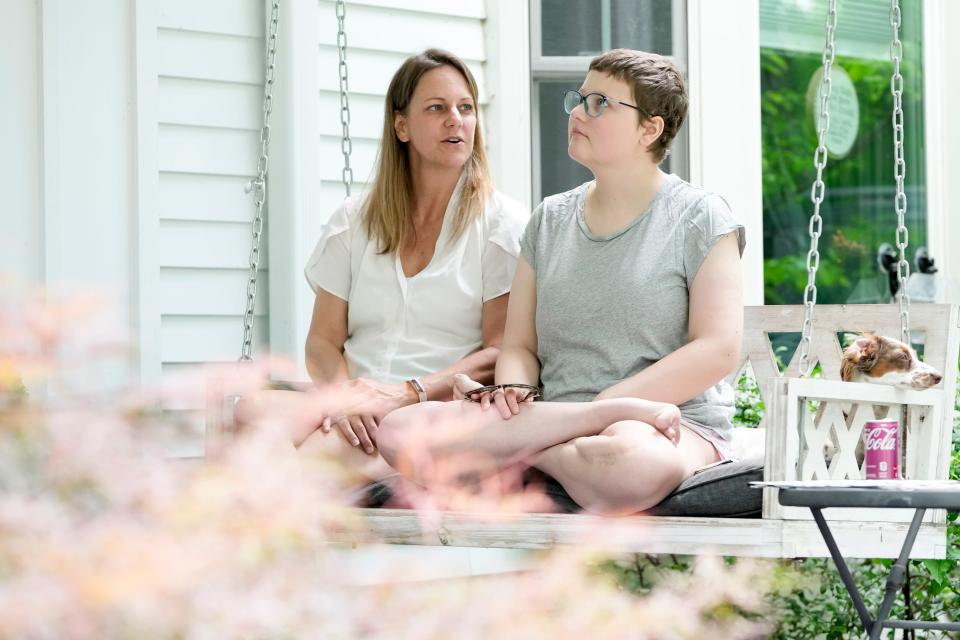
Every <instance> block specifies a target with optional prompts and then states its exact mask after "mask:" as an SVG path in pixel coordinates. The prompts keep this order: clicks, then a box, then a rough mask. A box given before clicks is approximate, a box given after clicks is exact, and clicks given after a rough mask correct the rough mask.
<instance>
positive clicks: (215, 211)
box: [159, 172, 255, 222]
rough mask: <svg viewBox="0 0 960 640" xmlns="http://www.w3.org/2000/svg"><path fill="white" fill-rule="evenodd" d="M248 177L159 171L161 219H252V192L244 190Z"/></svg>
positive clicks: (244, 220)
mask: <svg viewBox="0 0 960 640" xmlns="http://www.w3.org/2000/svg"><path fill="white" fill-rule="evenodd" d="M248 180H249V179H248V178H247V177H246V176H240V177H236V176H214V175H198V174H193V173H169V172H162V173H161V174H160V189H159V202H160V218H161V219H162V220H208V221H215V222H252V221H253V215H254V212H255V211H254V209H255V208H254V204H253V194H252V193H245V192H244V187H245V186H246V184H247V182H248Z"/></svg>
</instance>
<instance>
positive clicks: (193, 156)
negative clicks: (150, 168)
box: [157, 124, 260, 176]
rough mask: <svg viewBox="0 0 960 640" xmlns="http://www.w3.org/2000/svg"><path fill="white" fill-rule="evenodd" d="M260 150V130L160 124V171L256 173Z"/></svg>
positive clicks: (227, 173)
mask: <svg viewBox="0 0 960 640" xmlns="http://www.w3.org/2000/svg"><path fill="white" fill-rule="evenodd" d="M259 153H260V133H259V132H258V131H244V130H242V129H211V128H209V127H184V126H181V125H169V124H161V125H160V134H159V136H158V138H157V164H158V166H159V168H160V171H177V172H182V173H208V174H215V175H225V176H253V175H255V174H256V172H257V159H258V158H259Z"/></svg>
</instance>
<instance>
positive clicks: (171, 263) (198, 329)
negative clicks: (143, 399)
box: [144, 0, 268, 371]
mask: <svg viewBox="0 0 960 640" xmlns="http://www.w3.org/2000/svg"><path fill="white" fill-rule="evenodd" d="M156 38H157V41H156V74H157V94H156V96H157V103H156V119H157V141H156V165H157V166H156V169H157V172H158V176H157V179H158V182H157V191H156V195H157V206H156V212H157V216H158V227H157V230H158V237H157V239H156V262H157V264H156V265H155V267H153V268H156V269H158V270H159V283H158V284H159V290H158V291H157V296H158V298H157V303H156V306H155V309H156V312H157V313H159V314H160V336H159V340H160V349H159V358H160V361H161V367H162V370H163V371H171V370H176V369H178V368H180V367H182V366H183V365H192V364H196V363H204V362H220V361H232V360H236V359H237V357H238V356H239V354H240V346H241V341H242V335H243V325H242V320H241V319H242V315H243V311H244V307H245V302H246V293H245V292H246V280H247V266H248V260H249V253H250V243H251V238H250V228H251V220H252V219H253V215H254V206H253V199H252V197H251V196H250V195H249V194H246V193H245V192H244V186H245V185H246V184H247V181H248V180H249V179H250V177H251V176H252V175H253V174H254V173H255V172H256V167H257V159H258V153H259V138H260V123H261V118H262V103H263V88H262V87H263V76H264V73H263V46H264V44H263V43H264V8H263V4H262V3H261V2H259V1H257V0H205V1H204V2H200V3H198V2H192V1H189V0H162V2H160V4H159V11H158V13H157V30H156ZM266 245H267V242H266V238H264V241H263V247H264V251H263V252H262V254H261V260H260V268H261V273H260V278H259V282H260V286H259V289H258V300H257V306H256V322H255V327H256V337H257V341H258V346H260V345H262V344H263V343H264V341H265V340H264V338H265V336H266V335H267V332H268V315H267V313H266V309H267V305H266V304H265V303H266V300H267V299H268V290H267V287H268V283H267V273H266V267H267V264H268V256H267V253H266ZM144 268H151V267H150V266H149V265H144Z"/></svg>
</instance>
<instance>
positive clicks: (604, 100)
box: [563, 89, 653, 118]
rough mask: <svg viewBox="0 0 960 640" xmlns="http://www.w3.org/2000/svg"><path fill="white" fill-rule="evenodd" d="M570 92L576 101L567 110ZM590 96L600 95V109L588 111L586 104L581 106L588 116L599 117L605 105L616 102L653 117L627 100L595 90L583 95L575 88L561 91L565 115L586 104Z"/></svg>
mask: <svg viewBox="0 0 960 640" xmlns="http://www.w3.org/2000/svg"><path fill="white" fill-rule="evenodd" d="M571 94H573V95H575V96H577V100H578V102H577V104H575V105H574V106H573V107H572V108H571V109H570V110H569V111H567V96H568V95H571ZM590 96H600V98H601V102H600V111H599V112H597V113H596V114H592V113H590V111H589V110H588V109H587V107H586V106H584V107H583V112H584V113H585V114H587V115H588V116H590V117H591V118H599V117H600V116H601V115H603V112H604V111H605V110H606V108H607V105H608V104H610V103H611V102H616V103H617V104H622V105H623V106H625V107H630V108H631V109H636V110H637V111H639V112H640V113H642V114H643V115H644V117H646V118H652V117H653V114H652V113H648V112H647V111H646V110H644V109H641V108H640V107H638V106H637V105H635V104H630V103H629V102H623V101H622V100H614V99H613V98H611V97H609V96H605V95H603V94H602V93H598V92H596V91H591V92H590V93H588V94H587V95H583V94H582V93H580V92H579V91H577V90H576V89H567V90H566V91H564V92H563V110H564V112H565V113H567V115H569V114H571V113H573V110H574V109H576V108H577V107H578V106H580V105H581V104H582V105H586V104H587V98H589V97H590Z"/></svg>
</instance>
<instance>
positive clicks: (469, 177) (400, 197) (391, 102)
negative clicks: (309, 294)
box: [363, 49, 493, 253]
mask: <svg viewBox="0 0 960 640" xmlns="http://www.w3.org/2000/svg"><path fill="white" fill-rule="evenodd" d="M443 66H450V67H453V68H454V69H456V70H457V71H459V72H460V75H462V76H463V79H464V80H465V81H466V83H467V88H468V89H469V90H470V96H471V97H472V98H473V104H474V109H475V110H476V113H477V128H476V130H475V131H474V134H473V153H472V154H471V155H470V158H469V159H468V160H467V164H466V166H465V167H464V173H465V174H466V175H465V176H464V184H463V189H462V191H461V194H460V206H459V209H458V210H457V214H456V217H455V218H454V220H453V234H452V236H453V238H458V237H460V235H461V234H462V233H463V232H464V231H465V230H466V228H467V226H469V224H470V223H471V222H472V221H473V220H475V219H476V218H477V217H478V216H480V214H481V213H482V212H483V208H484V203H485V202H486V198H487V197H488V195H489V194H490V193H491V192H492V190H493V186H492V184H491V181H490V170H489V168H488V167H487V155H486V152H485V150H484V141H483V134H482V133H481V131H480V113H479V107H480V105H479V95H478V94H479V90H478V89H477V81H476V80H474V78H473V74H472V73H470V69H469V68H467V65H466V63H464V62H463V61H462V60H461V59H460V58H458V57H457V56H455V55H453V54H452V53H450V52H449V51H444V50H442V49H427V50H426V51H424V52H423V53H420V54H417V55H414V56H410V57H409V58H407V59H406V60H404V61H403V64H401V65H400V68H399V69H397V72H396V73H394V74H393V79H392V80H391V81H390V86H389V88H388V89H387V97H386V100H384V108H383V134H382V135H381V137H380V152H379V156H378V159H377V168H376V173H375V174H374V178H373V184H372V185H371V187H370V195H369V197H368V198H367V200H366V204H365V206H364V209H363V222H364V225H365V226H366V231H367V235H368V236H369V237H370V238H373V239H376V240H377V243H378V246H379V251H380V253H395V252H397V251H398V250H399V249H401V248H402V247H403V244H404V242H406V240H407V239H408V237H409V236H410V234H411V233H413V222H412V220H411V218H410V211H411V209H412V208H413V179H412V176H411V173H410V156H409V155H408V154H409V150H408V148H407V147H408V145H407V143H406V142H401V141H400V140H399V139H398V138H397V133H396V131H395V130H394V128H393V122H394V115H395V114H397V113H406V112H407V108H408V107H409V106H410V99H411V98H412V97H413V92H414V90H416V88H417V84H418V83H419V82H420V79H421V78H422V77H423V75H424V74H425V73H426V72H427V71H430V70H432V69H436V68H438V67H443Z"/></svg>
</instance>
